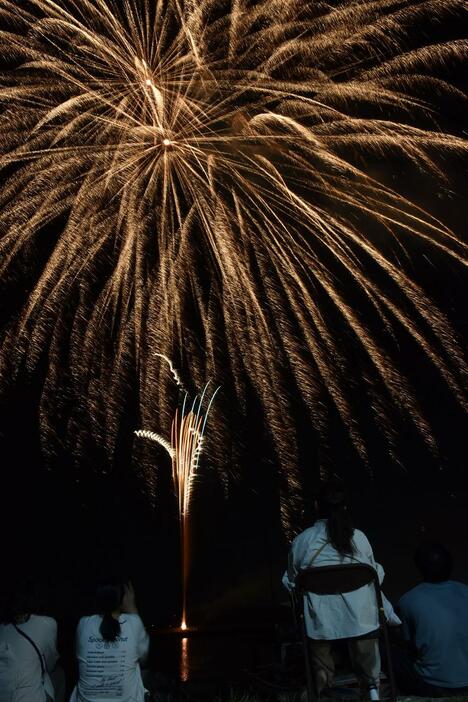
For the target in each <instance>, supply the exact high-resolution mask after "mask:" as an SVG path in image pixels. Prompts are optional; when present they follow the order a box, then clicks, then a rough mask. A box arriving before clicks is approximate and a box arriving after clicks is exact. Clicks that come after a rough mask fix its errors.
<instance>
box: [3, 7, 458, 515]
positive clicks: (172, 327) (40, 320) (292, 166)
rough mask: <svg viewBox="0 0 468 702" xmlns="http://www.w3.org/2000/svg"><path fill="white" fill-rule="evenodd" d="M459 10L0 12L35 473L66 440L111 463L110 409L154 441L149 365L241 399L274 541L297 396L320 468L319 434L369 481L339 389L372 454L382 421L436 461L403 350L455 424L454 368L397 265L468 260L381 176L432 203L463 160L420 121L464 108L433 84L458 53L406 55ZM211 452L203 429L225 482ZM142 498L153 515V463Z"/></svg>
mask: <svg viewBox="0 0 468 702" xmlns="http://www.w3.org/2000/svg"><path fill="white" fill-rule="evenodd" d="M464 5H465V3H464V1H463V2H462V1H461V0H440V1H438V0H432V1H431V2H420V1H419V0H418V1H416V0H415V1H412V0H380V1H379V2H375V1H374V0H342V1H341V2H339V3H326V2H321V1H318V0H257V1H255V2H252V1H250V0H222V1H221V2H219V1H218V0H199V1H198V2H193V1H192V0H180V1H179V0H154V2H151V3H150V2H148V1H145V0H63V1H62V0H60V1H59V0H30V1H29V2H24V3H12V2H11V1H10V0H0V16H1V17H2V21H4V23H5V27H6V28H5V30H4V31H3V32H2V33H1V39H0V41H1V47H2V55H3V56H4V57H7V58H6V59H5V63H4V65H6V67H5V69H4V71H3V75H2V86H3V87H2V88H1V92H0V101H1V106H2V112H1V117H0V145H1V160H0V167H1V168H2V170H3V173H4V175H5V179H6V182H5V186H4V188H3V190H2V193H1V195H0V235H1V244H0V246H1V262H0V274H1V276H2V278H3V280H5V281H7V282H6V283H5V285H7V284H8V281H10V282H11V285H13V286H14V285H16V283H15V281H18V280H20V281H22V280H23V279H24V281H25V282H24V286H23V288H24V290H25V291H26V292H25V294H24V296H23V297H22V299H21V302H20V303H19V305H18V308H17V309H15V312H14V314H13V315H12V317H11V319H10V320H9V323H8V325H7V328H6V333H5V336H4V338H3V339H2V344H1V348H2V352H1V365H0V377H1V379H2V382H3V383H4V385H6V384H8V383H12V382H15V379H16V378H17V377H18V373H19V372H20V370H21V369H24V368H26V370H27V371H28V372H30V373H34V372H36V371H37V369H38V368H39V367H40V365H41V362H42V361H43V359H44V356H46V357H47V363H46V370H45V379H44V384H43V389H42V395H41V402H40V421H41V431H42V439H43V444H44V446H45V447H46V449H47V450H48V451H49V452H51V453H54V451H55V450H58V448H57V447H58V446H60V447H61V446H62V442H63V441H65V442H66V446H67V448H68V450H69V452H71V453H73V454H74V455H75V456H76V458H77V462H79V460H80V457H81V456H82V454H83V453H84V452H85V450H86V449H85V447H86V445H87V443H89V441H90V439H91V440H92V442H93V445H97V446H100V447H104V448H105V450H106V453H107V456H108V457H109V459H108V460H109V463H110V464H111V463H112V460H113V456H114V453H115V448H116V444H117V437H118V435H119V428H120V426H121V423H122V419H123V416H124V414H125V411H126V407H125V398H126V397H127V396H128V394H129V390H128V389H129V388H135V393H134V394H135V396H136V397H138V398H139V407H138V410H139V413H140V416H141V421H142V425H143V426H147V425H149V423H150V422H151V420H152V418H153V417H155V416H157V417H158V418H159V425H160V426H161V431H162V432H163V434H164V435H168V434H169V428H170V422H171V420H172V415H171V412H170V409H169V408H170V407H171V406H172V405H171V402H170V398H171V392H172V391H171V389H170V387H169V384H168V380H167V378H165V374H164V373H163V372H162V371H161V359H160V358H158V357H156V356H155V354H154V350H155V349H156V350H158V352H159V353H160V354H161V355H162V356H163V357H168V358H174V355H175V352H176V350H177V353H178V354H179V356H178V358H177V364H178V366H179V367H182V368H190V369H191V371H192V378H191V382H192V383H193V385H194V386H195V387H202V386H203V385H204V383H205V382H206V379H207V378H208V377H220V374H221V373H222V374H223V376H224V377H223V381H222V382H223V385H224V384H225V382H227V381H229V383H230V387H231V388H232V393H233V395H234V396H235V399H236V400H237V403H236V404H237V405H238V407H239V408H240V410H239V411H242V408H244V407H245V406H246V402H247V399H246V398H247V396H248V392H250V388H252V389H253V391H254V392H255V394H256V396H257V398H258V402H259V405H260V407H261V408H262V412H263V417H264V422H265V424H266V425H267V427H268V428H269V433H270V435H271V437H272V441H273V442H274V446H275V449H276V454H277V456H278V460H279V463H280V466H281V468H280V471H279V475H280V479H279V481H278V486H279V490H280V493H281V506H282V516H283V520H284V524H285V525H286V526H288V525H290V524H291V521H292V520H293V517H294V515H295V514H296V513H297V512H298V508H299V505H298V501H299V500H300V497H301V473H300V467H299V456H298V452H297V441H296V438H297V437H296V427H295V423H294V394H300V396H301V399H302V400H301V401H302V403H303V406H304V407H305V408H306V409H307V411H308V413H309V417H308V418H309V421H310V423H311V425H313V426H314V428H315V431H316V432H317V435H318V436H319V437H320V441H321V444H322V446H323V447H324V450H325V452H326V448H327V445H329V444H330V443H331V441H332V440H333V439H334V437H333V433H332V432H333V429H330V426H331V423H332V419H333V418H335V417H336V418H339V420H340V421H341V423H342V425H343V426H345V427H346V430H347V432H348V434H349V436H350V437H351V441H352V443H353V445H354V447H355V449H356V451H357V453H358V454H359V456H360V457H361V459H362V462H363V464H366V462H368V450H367V440H366V435H365V431H364V428H363V423H362V422H361V421H360V419H359V418H358V416H357V415H356V413H355V412H354V411H353V409H352V407H353V406H354V407H355V406H356V394H353V393H356V386H359V389H360V392H361V393H363V396H364V398H365V401H364V402H362V399H361V397H362V396H360V400H359V402H360V405H361V406H362V405H366V408H367V410H366V411H367V413H368V421H369V422H372V426H373V431H374V433H376V434H379V433H380V436H381V438H382V441H383V442H385V444H386V446H387V449H388V452H389V453H390V455H395V457H397V454H398V452H397V430H396V429H395V421H396V420H395V418H396V417H397V416H398V417H400V416H403V417H405V418H406V419H408V420H409V421H410V422H411V423H412V426H413V427H415V429H416V430H417V432H418V433H419V435H420V436H421V437H422V439H423V441H424V442H426V444H427V445H428V446H429V447H430V448H432V449H434V450H435V448H436V447H435V441H434V437H433V433H432V431H431V428H430V426H429V424H428V421H427V419H426V417H425V416H424V414H423V413H422V412H421V410H420V407H419V405H418V401H417V398H416V396H415V392H414V390H413V387H412V384H411V382H410V380H409V379H408V378H407V377H406V376H405V374H404V373H403V372H402V370H401V364H399V357H398V342H397V340H398V336H399V335H401V334H404V335H408V336H409V337H411V338H412V339H413V342H414V344H417V345H418V347H419V349H420V353H421V354H423V355H424V356H425V357H426V358H427V359H428V360H429V362H430V363H432V364H433V366H434V368H435V369H436V370H437V372H438V374H439V376H440V378H441V382H443V383H445V384H448V386H449V387H450V388H451V390H452V392H453V394H454V396H455V397H456V398H457V399H458V401H459V403H460V405H461V406H462V407H466V373H467V368H466V363H465V361H464V359H463V357H462V353H461V350H460V348H459V346H458V344H457V341H456V338H455V336H454V334H453V333H452V330H451V328H450V325H449V323H448V321H447V319H446V318H445V317H444V315H443V314H442V313H441V312H440V311H439V310H438V309H437V308H436V307H435V305H434V304H433V303H432V301H431V300H430V298H429V297H428V296H427V294H426V293H425V291H424V289H422V288H421V287H420V286H419V285H418V283H417V281H416V280H415V279H413V277H412V275H413V271H412V267H411V262H409V261H408V260H407V258H410V255H409V254H408V255H407V251H408V249H411V246H412V243H411V242H414V241H417V242H418V246H419V247H422V248H423V250H424V252H425V254H424V255H425V256H428V257H431V255H436V256H438V257H440V256H442V257H445V258H446V259H448V260H452V261H454V265H466V263H467V247H466V245H465V244H464V243H463V242H461V241H460V240H458V239H457V237H456V236H455V235H454V234H453V233H452V232H451V231H450V230H449V229H448V228H447V227H446V226H445V225H444V224H443V223H441V222H439V221H438V220H437V219H435V218H434V217H433V216H431V215H430V214H429V213H428V212H425V211H423V210H422V209H421V208H420V207H418V206H417V205H416V204H415V203H412V202H410V201H409V200H408V199H407V197H406V196H404V195H403V194H402V193H401V192H397V191H396V190H395V189H393V188H391V187H390V186H389V180H388V178H387V179H385V177H384V176H383V175H382V174H383V173H384V172H385V173H388V172H390V171H391V169H392V167H393V166H392V163H393V161H392V160H394V159H397V160H398V161H402V162H404V163H405V164H406V166H407V167H408V169H414V170H415V172H416V173H422V172H426V173H431V174H433V175H434V176H436V177H437V178H439V181H440V182H441V183H443V182H444V178H446V175H445V171H444V165H443V163H444V161H443V159H444V158H446V157H447V156H448V155H450V156H453V157H454V158H455V157H456V156H457V155H459V154H462V153H464V152H466V145H465V143H464V142H463V141H462V140H461V139H459V138H457V137H456V136H454V135H452V134H448V133H444V132H443V131H441V130H440V128H439V126H438V116H439V113H438V111H437V104H435V103H434V101H432V102H429V101H428V99H429V96H430V95H432V96H433V98H434V100H437V98H440V100H439V102H440V103H442V102H443V101H444V100H445V99H446V98H448V99H449V100H450V101H452V103H453V102H454V101H455V103H456V102H457V101H463V100H464V99H465V96H464V95H462V94H461V92H460V90H459V89H458V88H456V87H454V86H452V85H450V84H449V83H448V81H447V78H446V75H447V71H446V70H445V69H446V67H447V66H449V67H450V66H452V65H456V64H457V63H460V61H462V60H463V59H464V57H466V55H467V43H466V42H463V41H459V40H457V41H448V42H443V43H439V44H434V45H431V46H427V45H424V44H423V43H422V42H423V39H420V40H419V42H420V43H419V44H418V45H417V46H414V41H413V43H411V41H410V40H409V38H408V37H409V35H411V28H412V27H414V26H417V25H418V23H423V22H429V23H431V24H434V25H438V26H439V25H442V24H443V22H444V21H445V20H446V19H448V20H450V21H452V20H453V18H457V17H459V16H460V17H461V16H462V13H463V11H464ZM413 40H414V37H413ZM410 46H412V47H413V48H409V47H410ZM369 163H372V164H374V167H373V168H372V169H371V168H369V167H368V165H367V164H369ZM376 163H378V164H382V165H383V170H382V169H381V170H380V171H379V169H376V168H375V164H376ZM379 173H381V175H378V174H379ZM390 182H391V181H390ZM431 182H432V181H431ZM48 231H52V232H53V233H54V232H55V233H56V235H55V236H54V238H53V241H52V240H51V237H50V236H47V237H45V236H44V232H48ZM37 251H40V252H41V255H40V256H38V255H36V252H37ZM410 253H411V251H410ZM14 290H15V291H16V290H17V287H14ZM4 294H6V295H8V288H7V290H6V293H4ZM15 299H16V298H15ZM374 319H376V320H378V322H376V323H375V324H373V323H372V322H371V321H370V320H374ZM377 326H378V328H379V331H378V333H377V332H376V331H375V328H376V327H377ZM356 354H358V356H359V373H358V374H356ZM41 372H42V371H41ZM154 387H158V393H157V396H156V397H155V395H154V392H153V391H152V390H153V388H154ZM272 388H274V389H275V391H274V393H273V392H272ZM232 404H235V403H234V399H233V401H232ZM186 421H187V422H188V421H189V420H188V419H186ZM333 421H335V420H334V419H333ZM179 422H182V418H179ZM181 426H182V425H181V424H180V425H179V427H178V429H177V430H176V434H177V432H178V431H179V430H180V427H181ZM228 431H229V427H228V428H225V427H223V426H221V424H220V423H216V422H215V426H214V431H213V432H210V436H211V438H212V447H211V448H210V452H211V454H212V456H213V458H214V460H216V461H217V463H218V465H220V466H222V465H225V464H226V463H227V461H225V460H223V453H222V452H223V450H224V447H226V446H227V445H228V443H229V436H228V435H227V432H228ZM62 437H66V438H65V439H63V438H62ZM145 479H146V481H147V486H148V492H149V494H150V496H151V495H152V496H154V494H155V492H156V487H155V484H154V481H153V473H152V471H151V466H149V465H148V466H147V468H146V472H145Z"/></svg>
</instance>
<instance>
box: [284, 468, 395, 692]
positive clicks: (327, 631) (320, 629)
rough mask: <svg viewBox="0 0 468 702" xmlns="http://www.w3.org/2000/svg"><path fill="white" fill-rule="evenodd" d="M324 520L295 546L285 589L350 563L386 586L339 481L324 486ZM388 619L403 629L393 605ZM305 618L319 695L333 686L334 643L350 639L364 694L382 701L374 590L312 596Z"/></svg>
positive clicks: (320, 503)
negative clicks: (313, 572)
mask: <svg viewBox="0 0 468 702" xmlns="http://www.w3.org/2000/svg"><path fill="white" fill-rule="evenodd" d="M317 508H318V514H319V517H320V518H319V519H317V521H316V522H315V524H313V526H311V527H310V528H308V529H306V530H305V531H303V532H302V533H301V534H299V535H298V536H297V537H296V538H295V540H294V541H293V543H292V546H291V549H290V552H289V560H288V569H287V571H286V573H285V574H284V576H283V584H284V585H285V586H286V588H287V589H288V590H291V589H292V588H294V581H295V579H296V576H297V574H298V573H299V571H301V570H303V569H305V568H311V567H319V566H326V565H337V564H346V563H365V564H368V565H370V566H372V567H373V568H374V569H375V570H376V572H377V574H378V577H379V581H380V582H382V580H383V577H384V571H383V568H382V566H381V565H380V564H379V563H376V561H375V559H374V554H373V552H372V547H371V545H370V543H369V541H368V539H367V537H366V536H365V534H363V532H362V531H359V529H355V528H354V526H353V522H352V519H351V515H350V511H349V509H348V504H347V500H346V495H345V491H344V489H343V487H342V485H341V484H340V483H338V482H330V483H327V484H326V485H324V486H323V488H322V491H321V494H320V495H319V498H318V500H317ZM385 605H386V609H387V610H388V617H391V618H392V619H393V621H392V622H391V623H393V624H399V623H400V621H399V619H398V617H396V615H395V614H394V612H393V609H392V607H391V605H390V603H389V602H388V601H387V600H385ZM304 616H305V624H306V631H307V636H308V638H309V646H310V653H311V660H312V666H313V670H314V674H315V681H316V687H317V690H318V691H319V692H320V691H322V690H323V689H324V688H326V687H332V684H333V678H334V673H335V664H334V659H333V650H332V649H333V642H334V641H336V640H340V639H341V640H343V639H345V640H347V642H348V650H349V655H350V659H351V663H352V666H353V669H354V671H355V673H356V675H357V677H358V679H359V682H360V685H361V689H362V692H363V694H365V695H366V696H367V697H368V698H370V699H378V696H379V680H380V655H379V645H378V633H377V630H378V628H379V620H378V610H377V607H376V604H375V595H374V592H373V586H372V585H366V586H364V587H362V588H360V589H359V590H355V591H353V592H349V593H346V594H340V595H315V594H312V593H308V595H307V600H306V601H305V603H304Z"/></svg>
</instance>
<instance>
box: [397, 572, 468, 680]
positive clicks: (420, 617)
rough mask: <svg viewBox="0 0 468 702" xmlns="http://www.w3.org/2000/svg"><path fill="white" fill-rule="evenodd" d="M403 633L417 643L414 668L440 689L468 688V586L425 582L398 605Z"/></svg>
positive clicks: (455, 583) (448, 581)
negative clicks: (416, 656)
mask: <svg viewBox="0 0 468 702" xmlns="http://www.w3.org/2000/svg"><path fill="white" fill-rule="evenodd" d="M398 608H399V610H400V613H401V617H402V619H403V634H404V636H405V638H406V639H407V640H410V641H412V642H413V643H414V645H415V646H416V648H417V650H418V658H417V660H416V661H415V664H414V667H415V668H416V670H417V671H418V673H419V674H420V675H421V677H422V678H423V679H424V680H426V681H427V682H428V683H431V684H432V685H437V686H440V687H450V688H457V687H468V586H467V585H464V584H463V583H459V582H456V581H455V580H446V581H445V582H442V583H421V584H420V585H417V586H416V587H414V588H413V589H412V590H410V591H409V592H407V593H406V594H405V595H403V597H402V598H401V600H400V601H399V603H398Z"/></svg>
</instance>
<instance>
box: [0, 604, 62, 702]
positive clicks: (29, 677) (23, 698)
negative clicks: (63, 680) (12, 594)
mask: <svg viewBox="0 0 468 702" xmlns="http://www.w3.org/2000/svg"><path fill="white" fill-rule="evenodd" d="M17 627H18V629H21V631H24V633H25V634H27V635H28V636H29V637H30V638H31V639H32V640H33V641H34V643H35V644H36V646H37V647H38V649H39V651H40V653H41V655H42V658H43V661H44V666H45V668H46V671H48V672H51V671H52V670H53V669H54V668H55V665H56V663H57V660H58V653H57V622H56V621H55V619H52V618H51V617H42V616H39V615H36V614H31V616H30V617H29V619H28V620H27V621H26V622H21V624H17ZM48 672H46V674H45V675H44V679H43V677H42V669H41V662H40V660H39V656H38V655H37V653H36V651H35V649H34V647H33V646H32V644H31V643H30V642H29V641H28V640H27V639H25V638H24V637H23V636H21V634H19V633H18V632H17V631H16V629H15V627H14V626H13V624H0V702H46V700H47V695H49V697H50V698H52V699H53V698H54V690H53V686H52V683H51V680H50V678H49V675H48ZM46 693H47V694H46Z"/></svg>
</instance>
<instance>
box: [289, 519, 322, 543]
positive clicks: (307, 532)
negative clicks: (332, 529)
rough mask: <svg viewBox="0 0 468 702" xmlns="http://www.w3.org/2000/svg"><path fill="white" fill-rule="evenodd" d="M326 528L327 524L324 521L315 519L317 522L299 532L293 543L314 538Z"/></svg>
mask: <svg viewBox="0 0 468 702" xmlns="http://www.w3.org/2000/svg"><path fill="white" fill-rule="evenodd" d="M326 526H327V523H326V521H325V519H317V521H316V522H314V523H313V524H311V525H310V526H309V527H307V529H304V531H301V533H300V534H298V535H297V536H296V538H295V539H294V541H302V540H303V539H309V538H310V537H311V536H315V535H316V534H318V533H320V532H322V531H325V530H326Z"/></svg>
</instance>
